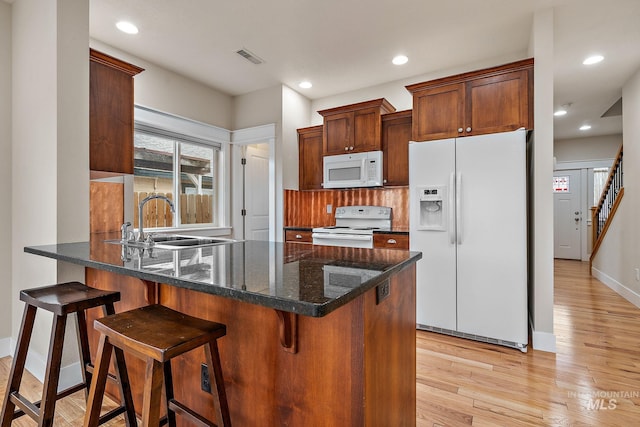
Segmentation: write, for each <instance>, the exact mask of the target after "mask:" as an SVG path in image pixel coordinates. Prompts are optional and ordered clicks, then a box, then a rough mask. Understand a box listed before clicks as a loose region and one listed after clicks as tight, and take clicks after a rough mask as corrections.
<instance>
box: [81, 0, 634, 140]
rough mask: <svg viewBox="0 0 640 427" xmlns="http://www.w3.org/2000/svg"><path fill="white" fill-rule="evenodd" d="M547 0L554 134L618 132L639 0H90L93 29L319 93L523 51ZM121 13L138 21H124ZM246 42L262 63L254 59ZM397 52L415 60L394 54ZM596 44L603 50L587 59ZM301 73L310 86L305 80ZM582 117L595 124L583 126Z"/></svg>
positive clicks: (143, 52) (313, 95) (238, 85)
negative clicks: (565, 109) (612, 110)
mask: <svg viewBox="0 0 640 427" xmlns="http://www.w3.org/2000/svg"><path fill="white" fill-rule="evenodd" d="M548 7H554V8H555V11H554V25H555V29H554V45H555V46H554V58H555V60H554V89H555V99H554V103H555V105H556V106H559V105H561V104H568V103H571V106H570V108H569V113H568V114H567V115H566V116H564V117H561V118H555V119H554V123H555V129H554V132H555V137H556V139H562V138H577V137H583V136H596V135H607V134H615V133H621V132H622V119H621V116H619V115H617V116H613V117H606V118H601V117H600V116H601V115H602V114H603V113H605V111H607V110H608V109H609V107H611V106H612V105H613V104H614V103H615V102H616V101H617V100H618V99H619V98H620V97H621V94H622V90H621V88H622V86H623V84H624V83H625V82H626V81H627V79H628V78H629V77H631V76H632V75H633V73H634V72H635V71H637V70H638V69H640V49H638V46H640V25H638V23H637V21H638V18H640V1H638V0H607V1H603V0H518V1H514V0H483V1H478V0H446V1H445V0H440V1H433V0H394V1H388V0H387V1H385V0H321V1H311V0H270V1H260V0H232V1H219V0H189V1H175V0H136V1H131V0H90V33H91V37H92V38H94V39H96V40H99V41H101V42H103V43H106V44H109V45H111V46H114V47H116V48H118V49H121V50H123V51H126V52H129V53H131V54H133V55H135V56H138V57H140V58H142V59H144V60H146V61H149V62H152V63H155V64H157V65H160V66H162V67H164V68H167V69H170V70H173V71H175V72H177V73H180V74H182V75H185V76H187V77H190V78H192V79H194V80H197V81H200V82H202V83H205V84H207V85H209V86H212V87H214V88H216V89H218V90H220V91H222V92H224V93H227V94H229V95H232V96H235V95H241V94H245V93H249V92H253V91H255V90H259V89H263V88H267V87H272V86H274V85H277V84H285V85H287V86H289V87H291V88H293V89H295V90H297V91H298V92H300V93H301V94H303V95H304V96H306V97H308V98H309V99H318V98H323V97H327V96H332V95H336V94H339V93H343V92H348V91H351V90H356V89H360V88H364V87H369V86H374V85H377V84H381V83H386V82H390V81H395V80H400V79H407V78H411V77H412V76H420V75H424V74H430V73H437V72H438V71H439V70H447V69H455V68H464V66H465V65H467V64H474V63H483V62H484V63H486V62H487V61H490V60H491V59H492V58H505V57H517V58H524V57H526V53H527V49H528V46H529V39H530V35H531V28H532V20H533V14H534V12H535V11H536V10H538V9H544V8H548ZM123 19H125V20H130V21H132V22H135V23H136V25H137V26H138V27H139V28H140V33H139V34H137V35H135V36H131V35H126V34H124V33H121V32H119V31H118V30H117V29H116V28H115V22H116V21H119V20H123ZM239 49H247V50H249V51H250V52H252V53H253V54H255V55H257V56H258V57H259V58H261V59H262V60H264V63H262V64H260V65H254V64H252V63H250V62H248V61H247V60H246V59H244V58H242V57H241V56H239V55H238V54H237V53H236V51H238V50H239ZM400 53H402V54H405V55H407V56H408V57H409V62H408V63H407V64H405V65H403V66H395V65H392V64H391V58H392V57H393V56H395V55H397V54H400ZM593 53H599V54H601V55H603V56H604V57H605V60H604V61H603V62H601V63H600V64H597V65H593V66H590V67H586V66H584V65H582V61H583V59H584V58H586V57H587V56H589V55H591V54H593ZM491 65H494V64H491ZM495 65H498V64H497V63H496V64H495ZM302 80H309V81H311V82H313V88H311V89H300V88H298V83H299V82H300V81H302ZM584 123H588V124H590V125H591V126H592V129H591V130H589V131H586V132H584V131H579V130H578V127H579V126H580V125H582V124H584Z"/></svg>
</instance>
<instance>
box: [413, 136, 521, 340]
mask: <svg viewBox="0 0 640 427" xmlns="http://www.w3.org/2000/svg"><path fill="white" fill-rule="evenodd" d="M409 191H410V196H409V198H410V214H409V225H410V234H409V236H410V248H411V250H415V251H421V252H422V254H423V256H422V260H420V261H419V262H418V263H417V301H416V306H417V307H416V310H417V313H416V319H417V323H418V325H417V327H418V328H419V329H425V330H430V331H435V332H441V333H445V334H450V335H455V336H460V337H464V338H470V339H475V340H480V341H485V342H490V343H495V344H500V345H506V346H509V347H514V348H518V349H520V350H521V351H526V346H527V341H528V326H527V319H528V315H527V309H528V305H527V208H526V194H527V189H526V132H525V130H518V131H514V132H505V133H498V134H489V135H479V136H470V137H463V138H454V139H446V140H439V141H427V142H411V143H410V145H409Z"/></svg>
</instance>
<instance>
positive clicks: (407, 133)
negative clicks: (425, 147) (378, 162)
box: [382, 110, 411, 186]
mask: <svg viewBox="0 0 640 427" xmlns="http://www.w3.org/2000/svg"><path fill="white" fill-rule="evenodd" d="M410 140H411V111H410V110H409V111H406V112H405V111H401V112H399V113H392V114H385V115H384V116H382V151H383V153H384V154H383V155H384V159H383V162H382V167H383V176H384V185H385V186H386V185H389V186H392V185H409V141H410Z"/></svg>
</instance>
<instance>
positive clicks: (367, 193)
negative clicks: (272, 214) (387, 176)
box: [284, 187, 409, 229]
mask: <svg viewBox="0 0 640 427" xmlns="http://www.w3.org/2000/svg"><path fill="white" fill-rule="evenodd" d="M284 204H285V206H284V213H285V217H284V225H285V227H292V226H310V227H321V226H326V225H333V224H335V219H334V212H335V209H336V208H337V207H339V206H351V205H375V206H389V207H391V208H392V212H393V218H392V227H393V228H394V229H402V228H407V229H408V228H409V189H408V188H407V187H396V188H382V189H380V188H375V189H371V188H356V189H351V190H319V191H295V190H285V192H284ZM327 205H331V206H332V207H333V209H332V212H331V213H327Z"/></svg>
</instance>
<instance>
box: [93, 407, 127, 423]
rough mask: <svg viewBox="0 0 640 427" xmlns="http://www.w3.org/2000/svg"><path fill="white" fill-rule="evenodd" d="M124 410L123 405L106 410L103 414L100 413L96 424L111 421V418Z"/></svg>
mask: <svg viewBox="0 0 640 427" xmlns="http://www.w3.org/2000/svg"><path fill="white" fill-rule="evenodd" d="M124 412H125V407H124V406H118V407H117V408H115V409H112V410H110V411H109V412H107V413H106V414H104V415H101V416H100V418H99V420H98V424H99V425H100V424H104V423H106V422H107V421H111V420H112V419H114V418H115V417H117V416H118V415H120V414H124Z"/></svg>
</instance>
